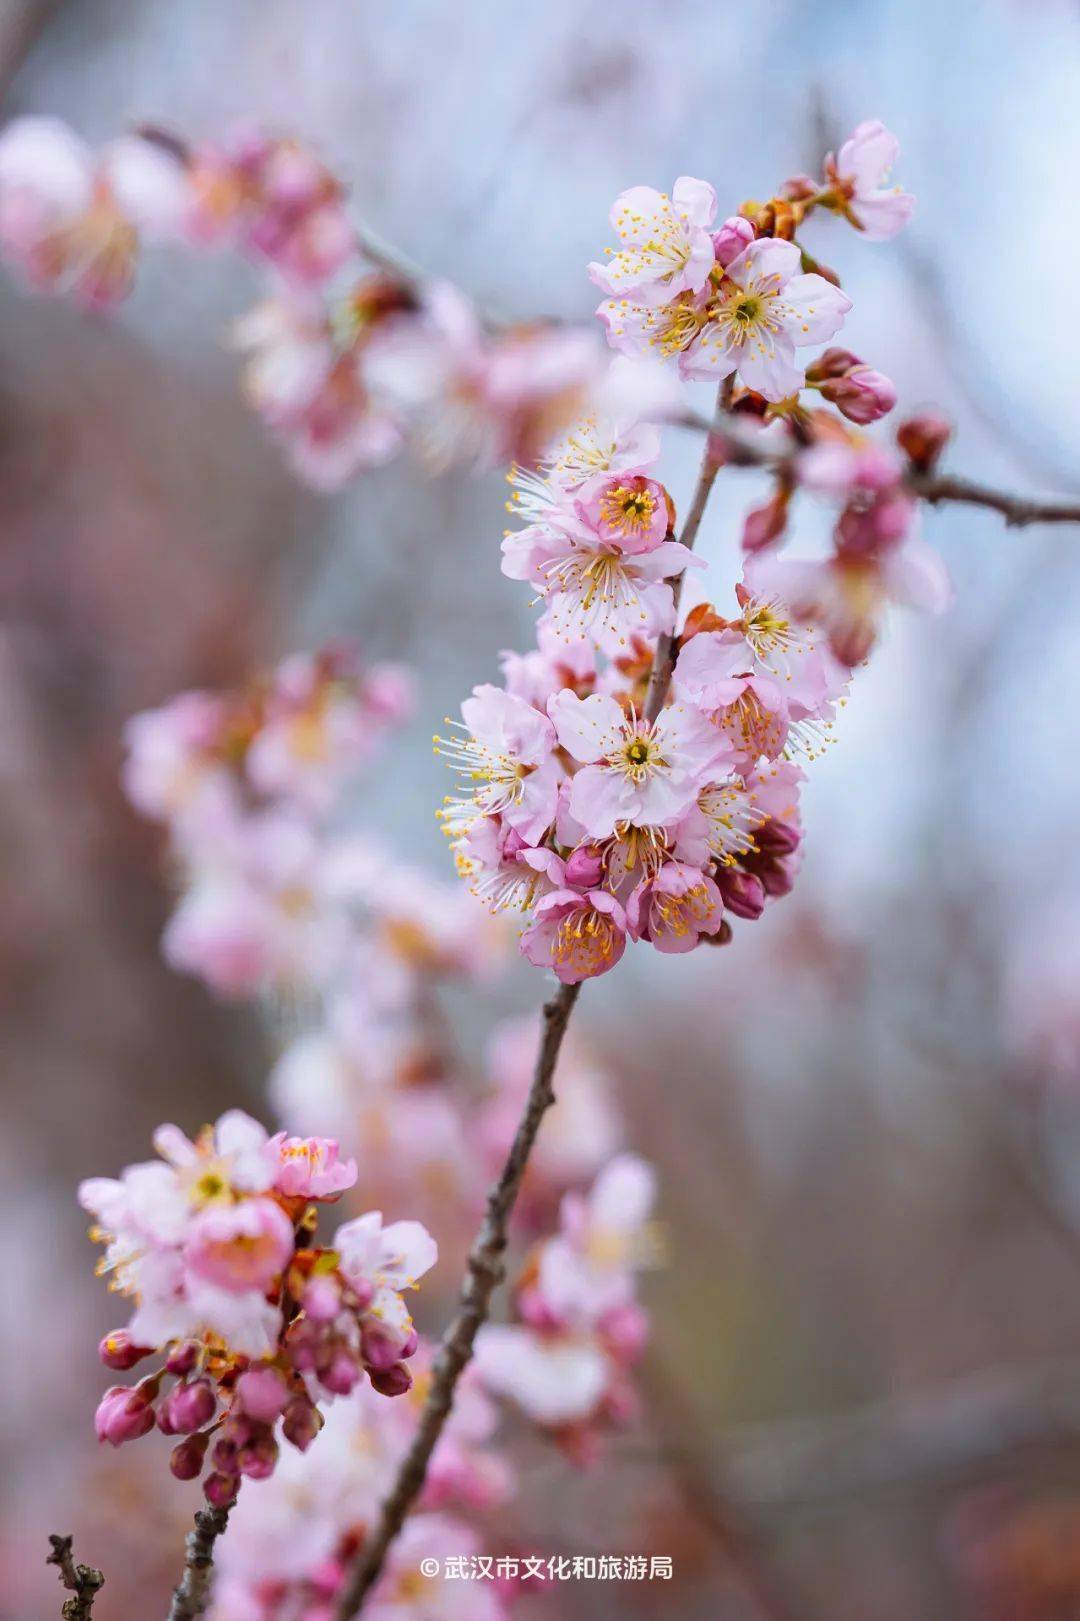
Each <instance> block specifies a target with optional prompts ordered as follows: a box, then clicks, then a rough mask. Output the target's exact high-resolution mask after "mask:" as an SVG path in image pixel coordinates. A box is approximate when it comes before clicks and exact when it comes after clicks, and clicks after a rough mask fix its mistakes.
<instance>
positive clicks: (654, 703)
mask: <svg viewBox="0 0 1080 1621" xmlns="http://www.w3.org/2000/svg"><path fill="white" fill-rule="evenodd" d="M729 393H730V384H727V383H721V385H720V391H719V393H718V394H717V396H716V414H715V416H714V418H713V420H712V422H711V423H710V424H709V438H708V439H707V440H706V441H705V454H704V455H703V456H702V458H701V468H700V470H699V472H698V480H697V486H696V488H695V490H694V493H693V496H692V497H691V500H690V510H689V511H688V513H687V514H686V522H685V523H684V524H683V528H682V533H681V535H680V536H679V539H680V541H681V542H682V544H683V545H684V546H687V547H689V549H690V550H691V551H693V549H694V542H695V541H696V540H697V537H698V530H699V529H700V528H701V520H702V518H703V517H704V516H705V508H706V507H707V506H708V504H709V496H710V495H711V494H712V487H713V485H714V484H715V482H716V475H717V473H718V472H719V471H720V468H721V467H722V465H723V458H722V457H721V456H719V455H717V454H716V447H715V445H714V442H713V438H712V434H713V432H714V431H715V432H717V433H718V432H719V430H720V425H721V422H722V421H723V416H724V410H725V403H726V400H727V398H728V395H729ZM684 578H685V574H680V575H678V576H677V577H676V579H675V581H674V582H673V585H672V597H673V599H674V608H675V610H676V611H677V610H678V607H679V599H680V598H681V596H682V583H683V580H684ZM678 651H679V639H678V637H677V636H676V634H675V632H674V630H672V631H671V633H670V634H669V635H664V636H661V637H660V639H659V641H658V642H657V644H656V652H655V653H654V655H653V666H652V672H651V674H650V676H649V690H648V692H647V694H646V696H645V719H646V720H647V721H649V722H652V721H654V720H655V719H656V717H657V715H659V713H660V711H661V709H663V707H664V699H665V698H666V697H667V690H668V687H669V686H670V685H671V677H672V673H673V671H674V669H675V659H676V657H677V655H678Z"/></svg>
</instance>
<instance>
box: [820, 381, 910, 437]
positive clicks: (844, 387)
mask: <svg viewBox="0 0 1080 1621" xmlns="http://www.w3.org/2000/svg"><path fill="white" fill-rule="evenodd" d="M821 395H822V398H823V399H826V400H828V402H829V404H830V405H835V406H836V409H837V410H838V411H840V412H842V413H843V415H844V416H846V417H847V419H848V421H849V422H857V423H858V424H859V425H860V426H861V427H865V426H866V425H867V423H870V422H877V421H878V419H879V418H880V417H883V416H885V415H886V414H887V413H888V412H889V411H891V410H892V408H893V406H894V405H895V404H896V385H895V384H894V383H893V382H891V381H890V379H889V378H888V377H886V376H885V374H884V372H880V371H874V370H873V369H872V367H870V366H854V367H853V368H852V369H851V371H849V372H848V373H847V375H846V376H844V377H836V378H832V379H830V380H829V381H828V382H825V383H823V384H822V385H821Z"/></svg>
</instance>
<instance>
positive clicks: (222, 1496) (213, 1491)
mask: <svg viewBox="0 0 1080 1621" xmlns="http://www.w3.org/2000/svg"><path fill="white" fill-rule="evenodd" d="M239 1486H240V1481H239V1477H238V1476H236V1475H207V1477H206V1479H205V1480H204V1481H203V1495H204V1496H205V1498H206V1501H207V1502H208V1503H209V1504H210V1506H211V1508H230V1507H231V1506H232V1504H233V1503H235V1501H236V1493H237V1491H238V1489H239Z"/></svg>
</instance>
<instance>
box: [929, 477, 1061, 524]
mask: <svg viewBox="0 0 1080 1621" xmlns="http://www.w3.org/2000/svg"><path fill="white" fill-rule="evenodd" d="M906 482H907V486H908V488H909V489H910V490H911V492H912V494H913V495H917V496H919V497H920V498H921V499H922V500H923V501H928V502H929V503H930V505H931V506H937V505H938V504H939V503H941V502H943V501H955V502H960V503H962V504H963V505H965V506H969V507H989V508H990V509H991V511H993V512H1000V513H1001V516H1002V517H1003V518H1004V519H1005V523H1006V525H1007V526H1008V528H1010V529H1023V528H1024V527H1025V526H1026V525H1027V524H1032V523H1080V501H1034V500H1031V499H1030V498H1029V497H1028V496H1025V495H1007V494H1005V492H1004V491H1003V490H991V489H988V488H987V486H986V485H985V484H976V483H974V481H973V480H972V479H969V478H952V477H950V476H948V475H947V474H944V473H941V474H928V475H922V474H917V473H913V474H909V476H908V478H907V481H906Z"/></svg>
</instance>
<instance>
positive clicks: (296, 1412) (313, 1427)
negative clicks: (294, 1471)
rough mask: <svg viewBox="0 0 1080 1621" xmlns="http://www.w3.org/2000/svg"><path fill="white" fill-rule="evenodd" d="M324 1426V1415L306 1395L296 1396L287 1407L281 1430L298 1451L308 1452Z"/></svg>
mask: <svg viewBox="0 0 1080 1621" xmlns="http://www.w3.org/2000/svg"><path fill="white" fill-rule="evenodd" d="M322 1427H323V1416H322V1414H321V1413H320V1412H319V1409H318V1408H317V1407H316V1406H315V1405H314V1403H313V1402H310V1401H309V1400H308V1399H307V1397H306V1396H294V1397H293V1399H292V1401H291V1402H290V1403H289V1405H288V1407H286V1409H285V1416H284V1418H283V1419H282V1423H281V1431H282V1434H283V1435H284V1437H285V1439H286V1441H289V1442H291V1443H292V1445H293V1446H294V1447H296V1449H297V1451H298V1452H306V1451H307V1449H308V1447H309V1446H310V1445H311V1443H312V1441H314V1439H315V1437H316V1436H317V1435H318V1433H319V1431H320V1430H321V1429H322Z"/></svg>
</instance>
